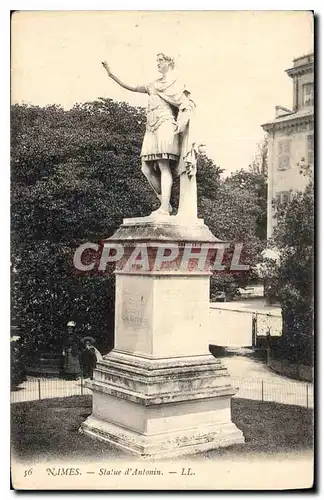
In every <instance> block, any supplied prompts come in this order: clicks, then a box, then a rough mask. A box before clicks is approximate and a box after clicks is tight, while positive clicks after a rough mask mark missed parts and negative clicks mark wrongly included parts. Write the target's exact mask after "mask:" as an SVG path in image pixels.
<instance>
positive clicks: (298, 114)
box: [261, 106, 314, 130]
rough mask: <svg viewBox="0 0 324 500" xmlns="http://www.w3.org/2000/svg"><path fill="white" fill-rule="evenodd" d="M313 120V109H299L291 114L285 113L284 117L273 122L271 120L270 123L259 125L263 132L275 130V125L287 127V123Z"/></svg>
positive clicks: (311, 107)
mask: <svg viewBox="0 0 324 500" xmlns="http://www.w3.org/2000/svg"><path fill="white" fill-rule="evenodd" d="M305 119H306V120H313V119H314V107H313V106H310V107H308V108H306V109H300V110H299V111H293V112H291V113H287V114H286V115H281V116H279V117H278V118H276V119H275V120H272V121H271V122H267V123H264V124H263V125H261V127H262V128H264V129H265V130H271V129H273V128H277V127H276V125H280V124H282V125H283V126H284V125H286V124H287V125H288V124H289V122H293V123H294V122H296V121H298V120H302V121H304V120H305Z"/></svg>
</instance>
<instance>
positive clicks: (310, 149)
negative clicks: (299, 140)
mask: <svg viewBox="0 0 324 500" xmlns="http://www.w3.org/2000/svg"><path fill="white" fill-rule="evenodd" d="M307 163H308V165H310V166H313V165H314V134H310V135H308V136H307Z"/></svg>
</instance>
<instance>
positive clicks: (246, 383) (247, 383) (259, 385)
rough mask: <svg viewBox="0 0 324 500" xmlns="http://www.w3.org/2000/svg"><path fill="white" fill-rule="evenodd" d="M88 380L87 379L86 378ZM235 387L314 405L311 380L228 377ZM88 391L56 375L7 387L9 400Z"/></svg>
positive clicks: (262, 397)
mask: <svg viewBox="0 0 324 500" xmlns="http://www.w3.org/2000/svg"><path fill="white" fill-rule="evenodd" d="M88 380H89V379H88ZM231 383H232V385H233V386H234V387H235V388H236V389H237V393H236V394H235V396H234V397H236V398H243V399H254V400H259V401H274V402H277V403H282V404H291V405H297V406H304V407H306V408H313V407H314V390H313V384H311V383H306V382H300V381H290V380H279V381H277V380H273V379H257V378H256V379H246V378H239V377H231ZM86 394H92V391H91V389H90V388H89V387H86V384H85V380H84V379H82V378H79V379H78V380H63V379H59V378H41V377H28V378H27V380H26V381H25V382H23V383H21V384H20V385H19V386H18V387H17V388H15V390H12V391H11V402H12V403H19V402H23V401H34V400H38V399H48V398H64V397H68V396H82V395H86Z"/></svg>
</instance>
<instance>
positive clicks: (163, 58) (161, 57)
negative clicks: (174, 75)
mask: <svg viewBox="0 0 324 500" xmlns="http://www.w3.org/2000/svg"><path fill="white" fill-rule="evenodd" d="M156 60H157V66H158V71H159V72H160V73H166V72H167V71H168V70H169V69H174V67H175V62H174V59H173V57H171V56H167V55H165V54H163V53H162V52H160V53H159V54H158V55H157V59H156Z"/></svg>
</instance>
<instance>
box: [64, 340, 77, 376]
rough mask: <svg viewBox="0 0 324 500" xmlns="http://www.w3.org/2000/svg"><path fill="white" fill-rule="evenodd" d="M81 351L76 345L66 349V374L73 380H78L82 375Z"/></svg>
mask: <svg viewBox="0 0 324 500" xmlns="http://www.w3.org/2000/svg"><path fill="white" fill-rule="evenodd" d="M79 356H80V353H79V349H78V348H77V346H76V345H72V346H68V347H67V348H66V349H64V375H65V377H66V378H68V379H71V380H78V378H79V377H80V375H81V366H80V359H79Z"/></svg>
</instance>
